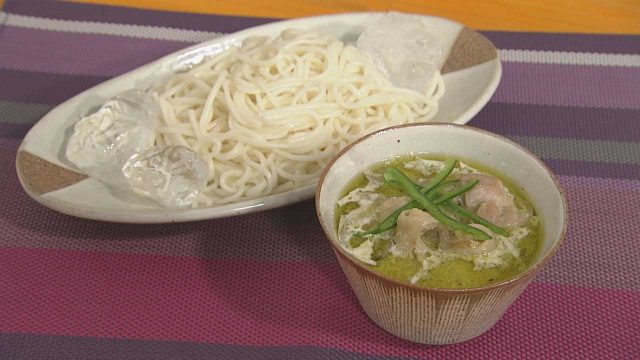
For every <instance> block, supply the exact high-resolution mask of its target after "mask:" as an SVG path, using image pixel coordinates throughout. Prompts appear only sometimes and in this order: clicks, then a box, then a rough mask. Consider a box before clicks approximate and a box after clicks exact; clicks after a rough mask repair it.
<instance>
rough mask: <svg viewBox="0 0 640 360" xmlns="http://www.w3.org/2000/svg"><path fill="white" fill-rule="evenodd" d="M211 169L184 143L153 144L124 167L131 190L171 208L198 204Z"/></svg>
mask: <svg viewBox="0 0 640 360" xmlns="http://www.w3.org/2000/svg"><path fill="white" fill-rule="evenodd" d="M208 172H209V171H208V168H207V165H206V164H205V162H204V161H202V160H201V159H200V158H199V157H198V155H197V154H196V153H194V152H193V151H191V150H190V149H189V148H186V147H184V146H165V147H157V146H156V147H151V148H149V149H147V150H146V151H144V152H142V153H139V154H136V155H133V156H132V157H131V158H130V159H129V160H128V161H127V162H126V164H125V165H124V167H123V168H122V174H123V175H124V177H125V178H127V180H128V183H129V188H130V189H131V190H133V191H134V192H135V193H137V194H139V195H142V196H145V197H148V198H151V199H152V200H154V201H156V202H158V203H159V204H161V205H162V206H165V207H168V208H185V207H194V206H195V205H196V204H197V200H198V196H199V195H200V192H201V191H202V190H203V189H204V187H205V185H206V184H207V175H208Z"/></svg>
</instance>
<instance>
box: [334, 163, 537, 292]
mask: <svg viewBox="0 0 640 360" xmlns="http://www.w3.org/2000/svg"><path fill="white" fill-rule="evenodd" d="M336 217H337V218H336V220H337V221H336V223H337V224H338V226H337V229H336V230H337V233H338V239H339V241H340V244H341V245H342V247H343V248H344V249H345V250H346V251H347V252H348V253H350V254H351V255H352V256H354V257H355V258H357V259H358V260H359V261H361V262H362V263H364V264H365V265H366V266H367V267H369V268H371V269H374V270H376V271H379V272H381V273H383V274H385V275H387V276H389V277H391V278H394V279H397V280H401V281H407V282H410V283H413V284H417V285H421V286H426V287H434V288H473V287H479V286H483V285H487V284H491V283H495V282H500V281H503V280H507V279H509V278H512V277H514V276H515V275H517V274H519V273H521V272H523V271H524V270H525V269H527V268H528V267H529V266H531V264H532V263H533V262H534V260H535V259H536V257H537V254H538V251H539V249H540V243H541V240H540V238H541V233H542V231H541V229H542V224H541V223H540V220H539V218H538V216H537V214H536V213H535V209H534V208H533V206H532V205H531V203H530V202H529V201H528V200H527V199H526V197H525V195H524V194H523V192H522V190H521V189H519V188H518V187H517V186H515V184H513V183H511V182H509V181H508V180H507V179H505V178H504V177H502V176H497V175H496V174H495V173H493V172H492V171H490V170H489V169H487V168H485V167H482V166H478V165H477V164H469V163H468V162H466V161H464V162H462V161H457V160H455V159H448V158H446V157H444V156H433V155H430V156H423V155H418V156H404V157H398V158H394V159H391V160H388V161H384V162H382V163H380V164H377V165H375V166H373V167H371V168H370V169H368V170H366V171H365V172H364V173H362V174H360V175H358V176H357V177H356V178H355V179H354V180H353V181H351V183H350V184H349V186H347V188H346V189H345V191H344V192H343V194H342V196H341V198H340V199H339V200H338V206H337V211H336Z"/></svg>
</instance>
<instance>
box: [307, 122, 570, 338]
mask: <svg viewBox="0 0 640 360" xmlns="http://www.w3.org/2000/svg"><path fill="white" fill-rule="evenodd" d="M410 153H414V154H447V155H451V156H452V157H457V158H461V159H465V160H467V161H472V162H475V163H479V164H482V165H484V166H487V167H489V168H491V169H493V170H495V171H496V172H497V173H499V174H504V175H505V176H506V177H507V178H509V179H510V180H512V181H513V183H515V184H518V185H519V186H520V187H521V188H522V190H523V192H524V193H525V194H527V195H528V197H529V199H530V200H531V201H532V203H533V205H534V207H535V208H536V210H537V213H538V214H539V215H540V217H541V220H542V223H543V224H544V229H543V240H542V241H543V244H542V251H540V253H539V255H538V258H537V259H536V260H535V262H534V263H533V265H532V266H531V267H530V268H529V269H528V270H526V271H524V272H523V273H521V274H519V275H517V276H516V277H514V278H512V279H509V280H506V281H503V282H499V283H495V284H491V285H487V286H483V287H478V288H469V289H436V288H426V287H420V286H416V285H412V284H410V283H408V282H401V281H398V280H394V279H391V278H389V277H386V276H385V275H382V274H381V273H378V272H376V271H373V270H371V269H369V268H367V267H365V266H364V265H363V264H362V263H361V262H359V261H358V260H356V259H355V258H353V257H352V256H351V255H349V254H348V253H347V252H346V251H345V250H344V249H343V248H342V246H341V245H340V243H339V241H338V238H337V234H336V228H337V224H336V220H337V219H336V217H335V211H336V203H337V200H338V199H339V197H340V196H341V193H342V192H343V190H344V189H345V187H346V186H347V185H348V184H349V182H350V181H351V180H352V179H353V178H354V176H355V175H356V174H358V173H360V172H362V171H364V170H366V169H368V168H369V167H371V166H372V165H374V164H376V163H379V162H381V161H382V160H384V159H388V158H391V157H394V156H398V155H407V154H410ZM316 210H317V214H318V219H319V220H320V224H321V225H322V228H323V230H324V232H325V233H326V236H327V238H328V239H329V241H330V243H331V246H332V247H333V250H334V252H335V255H336V257H337V258H338V262H339V263H340V266H341V267H342V270H343V271H344V273H345V275H346V277H347V280H348V281H349V284H350V285H351V287H352V288H353V291H354V292H355V294H356V296H357V298H358V300H359V302H360V304H361V305H362V308H363V309H364V311H365V312H366V313H367V315H368V316H369V317H370V318H371V320H373V321H374V322H375V323H376V324H378V325H379V326H380V327H382V328H383V329H384V330H386V331H388V332H390V333H391V334H393V335H396V336H399V337H401V338H404V339H407V340H411V341H415V342H419V343H425V344H433V345H440V344H452V343H458V342H462V341H466V340H469V339H472V338H474V337H476V336H479V335H481V334H483V333H484V332H486V331H487V330H489V329H490V328H491V327H492V326H493V325H494V324H495V323H496V322H497V321H498V320H499V319H500V317H501V316H502V315H503V314H504V312H505V311H506V310H507V308H508V307H509V305H511V304H512V303H513V301H514V300H515V299H516V298H517V297H518V295H520V293H521V292H522V291H523V290H524V288H525V287H526V286H527V285H528V284H529V283H530V282H531V280H532V279H533V277H534V276H535V275H536V274H537V273H538V272H539V271H540V269H541V268H542V267H543V266H544V264H546V263H547V262H548V261H549V260H550V259H551V258H552V257H553V255H554V254H555V252H556V251H557V249H558V247H559V245H560V244H561V243H562V241H563V239H564V237H565V233H566V228H567V205H566V200H565V197H564V195H563V192H562V189H561V187H560V185H559V184H558V181H557V180H556V178H555V177H554V175H553V174H552V173H551V171H550V170H549V169H548V168H547V167H546V166H545V165H544V164H543V163H542V162H541V161H540V160H539V159H538V158H536V157H535V156H534V155H533V154H531V153H530V152H529V151H527V150H526V149H524V148H522V147H521V146H519V145H517V144H515V143H514V142H512V141H510V140H507V139H505V138H503V137H501V136H498V135H496V134H493V133H490V132H487V131H484V130H480V129H477V128H473V127H470V126H462V125H452V124H433V123H432V124H412V125H407V126H398V127H393V128H388V129H384V130H381V131H378V132H376V133H373V134H371V135H368V136H365V137H363V138H361V139H359V140H358V141H356V142H355V143H353V144H351V145H350V146H348V147H346V148H345V149H344V150H343V151H342V152H340V153H339V154H338V155H336V156H335V157H334V158H333V159H332V160H331V162H330V163H329V165H328V166H327V167H326V169H325V171H324V173H323V174H322V176H321V177H320V182H319V185H318V190H317V192H316ZM541 310H542V309H541Z"/></svg>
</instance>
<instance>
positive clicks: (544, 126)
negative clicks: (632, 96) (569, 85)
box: [470, 102, 640, 142]
mask: <svg viewBox="0 0 640 360" xmlns="http://www.w3.org/2000/svg"><path fill="white" fill-rule="evenodd" d="M470 124H471V125H474V126H478V127H482V128H485V129H487V130H490V131H493V132H497V133H500V134H508V135H522V136H542V137H554V138H568V139H585V140H586V139H592V140H614V141H630V142H635V141H639V140H640V126H639V124H640V111H638V110H635V109H603V108H583V107H569V106H550V105H530V104H509V103H498V102H490V103H488V104H487V106H486V107H485V108H484V109H482V111H480V112H479V113H478V115H476V116H475V117H474V118H473V119H472V120H471V122H470Z"/></svg>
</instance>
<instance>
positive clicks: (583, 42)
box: [481, 31, 640, 54]
mask: <svg viewBox="0 0 640 360" xmlns="http://www.w3.org/2000/svg"><path fill="white" fill-rule="evenodd" d="M481 32H482V34H484V35H485V36H486V37H488V38H489V40H491V42H493V43H494V44H495V46H496V47H497V48H498V49H524V50H546V51H574V52H594V53H614V54H640V36H636V35H599V34H566V33H532V32H507V31H481Z"/></svg>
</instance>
